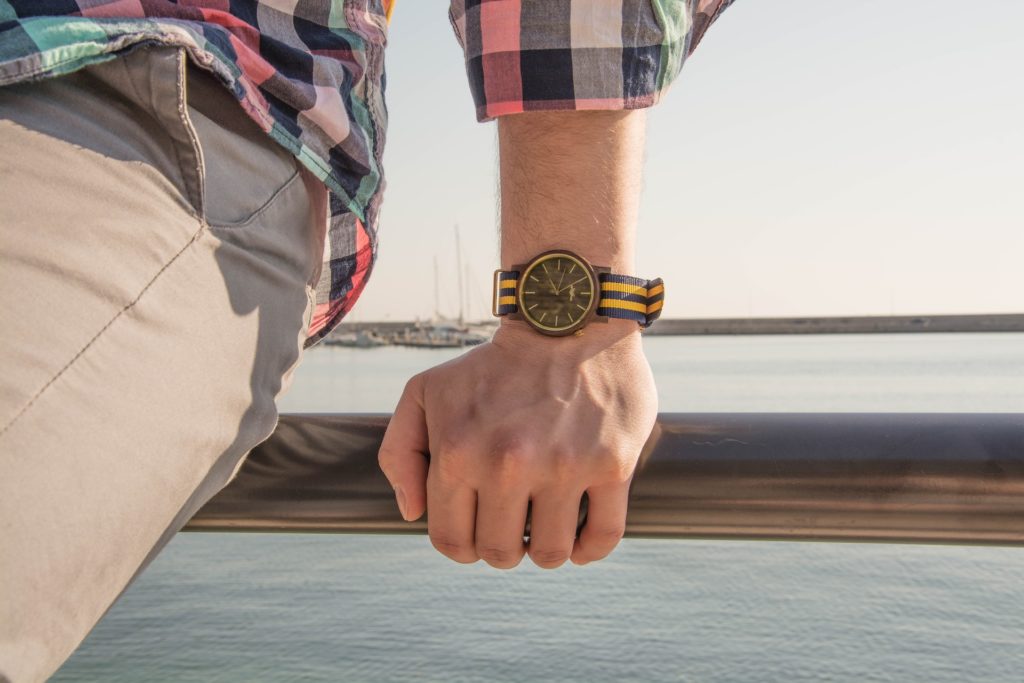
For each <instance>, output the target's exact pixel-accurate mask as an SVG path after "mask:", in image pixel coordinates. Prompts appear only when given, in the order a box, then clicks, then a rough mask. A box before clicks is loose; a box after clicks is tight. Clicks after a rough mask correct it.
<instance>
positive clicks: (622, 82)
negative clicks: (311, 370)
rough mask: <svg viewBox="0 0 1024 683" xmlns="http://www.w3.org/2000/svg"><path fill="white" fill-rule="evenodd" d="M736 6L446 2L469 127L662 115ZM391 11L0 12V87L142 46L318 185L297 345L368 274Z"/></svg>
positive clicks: (50, 8) (222, 6)
mask: <svg viewBox="0 0 1024 683" xmlns="http://www.w3.org/2000/svg"><path fill="white" fill-rule="evenodd" d="M731 2H732V0H452V2H451V6H450V8H449V18H450V19H451V23H452V26H453V28H454V29H455V33H456V37H457V38H458V40H459V43H460V44H461V45H462V47H463V50H464V52H465V59H466V70H467V73H468V76H469V83H470V88H471V90H472V93H473V98H474V100H475V102H476V106H477V111H476V113H477V118H478V119H479V120H481V121H483V120H489V119H492V118H494V117H496V116H501V115H504V114H511V113H516V112H523V111H534V110H543V109H633V108H638V107H647V106H651V105H653V104H654V103H655V102H657V101H658V99H659V97H660V96H661V93H662V92H663V91H664V90H665V89H666V87H667V86H668V85H669V83H671V81H672V79H673V78H674V77H675V76H676V74H677V73H678V72H679V70H680V68H681V67H682V64H683V61H684V60H685V59H686V57H687V56H688V55H689V54H690V53H691V52H692V51H693V49H694V48H695V47H696V45H697V42H698V41H699V39H700V37H701V36H702V35H703V33H704V31H705V30H707V27H708V26H709V25H710V24H711V23H712V22H713V21H714V20H715V19H716V18H717V17H718V16H719V14H721V12H722V11H723V10H724V9H725V8H726V7H727V6H728V5H729V4H731ZM393 4H394V0H333V1H331V0H189V1H188V2H180V3H179V2H172V1H171V0H47V1H46V2H43V1H42V0H0V86H2V85H5V84H9V83H15V82H19V81H27V80H32V79H37V78H44V77H47V76H56V75H60V74H66V73H70V72H73V71H75V70H77V69H81V68H83V67H85V66H88V65H90V64H95V63H98V62H102V61H105V60H108V59H112V58H114V57H116V56H117V55H118V54H121V53H124V52H125V51H127V50H130V49H132V48H134V47H137V46H139V45H144V44H160V45H169V46H177V47H181V48H184V49H185V50H186V51H187V52H188V54H189V56H190V58H191V59H192V60H193V61H194V62H195V63H196V64H197V65H199V66H200V67H203V68H205V69H207V70H209V71H210V72H212V73H213V74H214V75H215V76H216V77H217V78H218V79H219V80H220V81H221V83H223V84H224V85H225V87H227V88H228V89H229V90H230V91H231V92H232V93H233V94H234V95H235V97H236V98H238V101H239V104H240V105H241V106H242V108H243V109H244V110H245V111H246V112H247V113H248V114H249V116H250V117H252V118H253V120H255V121H256V123H257V124H259V126H260V127H261V128H262V129H263V130H264V131H266V132H267V134H268V135H270V137H271V138H273V139H274V140H275V141H277V142H278V143H280V144H281V145H283V146H284V147H286V148H287V149H288V150H289V151H291V152H292V153H293V154H295V156H296V157H297V158H298V160H299V161H300V162H301V163H302V164H303V165H304V166H306V167H307V168H309V169H310V170H311V171H312V172H313V173H314V174H316V176H317V177H319V178H320V179H322V180H323V182H324V183H325V184H326V185H327V187H328V189H329V190H330V194H331V201H330V208H331V212H330V213H331V216H330V219H329V220H330V225H329V226H328V229H327V232H326V234H327V238H326V240H327V243H326V245H325V250H324V261H323V267H322V269H321V276H320V281H319V283H318V285H317V305H316V309H315V311H314V315H313V321H312V323H311V325H310V328H309V330H308V340H307V344H312V343H314V342H316V341H317V340H319V339H321V338H323V337H324V336H325V335H326V334H327V333H328V332H330V330H331V329H332V328H333V327H334V326H335V325H336V324H337V323H338V322H340V321H341V319H342V317H344V315H345V314H346V313H347V312H348V311H349V310H350V309H351V308H352V306H353V304H354V303H355V301H356V299H357V298H358V297H359V294H360V293H361V292H362V290H363V287H364V286H365V285H366V281H367V278H368V277H369V275H370V271H371V269H372V268H373V263H374V260H375V258H376V253H377V217H378V214H379V208H380V202H381V195H382V191H383V189H384V178H383V172H382V168H381V157H382V155H383V151H384V134H385V130H386V127H387V109H386V108H385V105H384V82H385V79H384V48H385V45H386V43H387V20H388V18H389V17H390V14H391V8H392V6H393Z"/></svg>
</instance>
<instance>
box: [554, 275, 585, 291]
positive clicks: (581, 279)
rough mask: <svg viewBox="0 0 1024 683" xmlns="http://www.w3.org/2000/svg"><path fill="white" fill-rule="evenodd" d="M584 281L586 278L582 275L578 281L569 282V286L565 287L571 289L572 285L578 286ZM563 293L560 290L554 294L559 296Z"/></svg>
mask: <svg viewBox="0 0 1024 683" xmlns="http://www.w3.org/2000/svg"><path fill="white" fill-rule="evenodd" d="M586 279H587V276H586V275H584V276H583V277H581V278H580V279H579V280H576V281H575V282H570V283H569V284H567V285H566V287H572V286H573V285H578V284H579V283H581V282H583V281H584V280H586ZM563 291H564V290H563V289H560V290H558V291H557V292H555V294H561V293H562V292H563Z"/></svg>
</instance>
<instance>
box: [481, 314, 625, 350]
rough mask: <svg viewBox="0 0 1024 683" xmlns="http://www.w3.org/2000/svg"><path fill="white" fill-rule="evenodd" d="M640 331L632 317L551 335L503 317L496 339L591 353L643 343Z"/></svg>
mask: <svg viewBox="0 0 1024 683" xmlns="http://www.w3.org/2000/svg"><path fill="white" fill-rule="evenodd" d="M640 332H641V328H640V326H639V325H638V324H636V323H635V322H633V321H631V320H618V319H608V320H605V321H597V320H594V321H591V322H590V324H588V325H587V326H586V327H584V328H583V329H581V330H580V331H579V332H578V333H576V334H571V335H568V336H566V337H550V336H547V335H543V334H540V333H539V332H537V331H536V330H534V329H533V328H532V327H530V325H529V324H528V323H526V322H525V321H523V320H515V319H511V318H502V319H501V323H500V324H499V326H498V330H497V331H496V332H495V333H494V341H495V343H498V344H502V345H504V344H509V345H516V346H520V347H523V348H528V349H530V350H531V352H536V351H538V350H539V351H542V352H545V353H547V352H550V353H553V354H565V355H568V356H576V355H581V356H589V355H592V354H593V353H596V352H598V351H602V350H605V349H608V348H610V347H612V346H623V347H628V346H631V345H634V344H635V345H639V344H640Z"/></svg>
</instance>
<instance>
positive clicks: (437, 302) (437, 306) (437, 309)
mask: <svg viewBox="0 0 1024 683" xmlns="http://www.w3.org/2000/svg"><path fill="white" fill-rule="evenodd" d="M438 278H439V275H438V269H437V254H434V320H435V321H437V320H440V319H441V293H440V290H439V288H438V287H439V286H438Z"/></svg>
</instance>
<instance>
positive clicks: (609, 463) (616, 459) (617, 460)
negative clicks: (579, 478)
mask: <svg viewBox="0 0 1024 683" xmlns="http://www.w3.org/2000/svg"><path fill="white" fill-rule="evenodd" d="M600 462H601V466H600V469H601V473H602V475H603V478H604V479H606V480H607V481H609V482H612V483H616V484H625V483H626V482H628V481H629V480H630V479H632V478H633V470H634V469H636V462H635V461H634V460H632V459H630V458H623V457H622V456H621V455H619V454H618V453H617V452H612V451H608V452H605V453H604V454H603V455H602V456H601V458H600Z"/></svg>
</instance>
